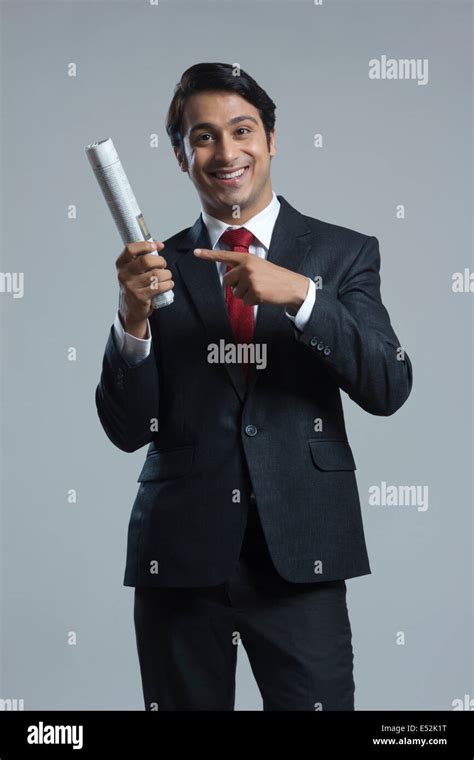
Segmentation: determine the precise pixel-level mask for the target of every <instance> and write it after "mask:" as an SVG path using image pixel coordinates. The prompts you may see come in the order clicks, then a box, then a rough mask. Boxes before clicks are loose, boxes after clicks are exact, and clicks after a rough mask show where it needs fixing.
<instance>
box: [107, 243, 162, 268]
mask: <svg viewBox="0 0 474 760" xmlns="http://www.w3.org/2000/svg"><path fill="white" fill-rule="evenodd" d="M164 247H165V245H164V243H162V242H161V241H160V240H137V241H136V242H134V243H128V244H127V245H126V246H125V248H124V249H123V251H122V253H121V254H120V256H119V257H118V259H117V261H116V264H117V266H122V265H125V264H128V263H129V262H130V261H134V260H135V259H136V258H137V257H138V256H143V254H145V253H151V252H152V251H157V250H158V251H161V250H163V248H164Z"/></svg>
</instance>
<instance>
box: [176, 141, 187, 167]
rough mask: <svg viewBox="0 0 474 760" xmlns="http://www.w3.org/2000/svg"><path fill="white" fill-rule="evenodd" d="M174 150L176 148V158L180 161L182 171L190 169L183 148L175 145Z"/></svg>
mask: <svg viewBox="0 0 474 760" xmlns="http://www.w3.org/2000/svg"><path fill="white" fill-rule="evenodd" d="M173 150H174V154H175V156H176V160H177V161H178V164H179V168H180V169H181V171H182V172H187V171H188V164H187V161H186V158H185V156H184V154H183V151H182V150H181V148H177V147H176V146H174V147H173Z"/></svg>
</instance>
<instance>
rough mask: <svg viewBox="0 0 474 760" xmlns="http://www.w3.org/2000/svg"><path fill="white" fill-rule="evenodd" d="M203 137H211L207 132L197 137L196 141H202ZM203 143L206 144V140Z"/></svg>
mask: <svg viewBox="0 0 474 760" xmlns="http://www.w3.org/2000/svg"><path fill="white" fill-rule="evenodd" d="M203 137H212V135H210V134H209V132H205V133H204V134H202V135H199V137H198V141H199V140H202V138H203ZM205 142H207V140H205Z"/></svg>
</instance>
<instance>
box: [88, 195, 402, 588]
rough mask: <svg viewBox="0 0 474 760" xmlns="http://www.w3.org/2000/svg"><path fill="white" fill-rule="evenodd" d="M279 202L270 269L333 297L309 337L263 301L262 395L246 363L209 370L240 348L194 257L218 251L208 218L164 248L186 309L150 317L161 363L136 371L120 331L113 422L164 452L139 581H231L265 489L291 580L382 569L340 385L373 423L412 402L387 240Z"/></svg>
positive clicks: (151, 486) (132, 444)
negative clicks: (221, 354)
mask: <svg viewBox="0 0 474 760" xmlns="http://www.w3.org/2000/svg"><path fill="white" fill-rule="evenodd" d="M278 199H279V201H280V204H281V208H280V212H279V214H278V217H277V220H276V223H275V227H274V230H273V235H272V239H271V243H270V248H269V252H268V260H269V261H271V262H273V263H274V264H278V265H280V266H283V267H286V268H288V269H291V270H293V271H295V272H300V273H301V274H303V275H306V276H308V277H311V278H314V277H316V276H321V277H322V288H321V289H319V290H317V296H316V303H315V305H314V308H313V310H312V313H311V317H310V319H309V322H308V324H307V326H306V327H305V329H304V330H303V331H302V332H298V331H297V330H296V329H295V328H294V325H293V323H292V322H291V321H290V320H289V319H288V317H287V316H286V315H285V313H284V312H285V309H284V308H283V307H281V306H274V305H271V304H261V305H260V306H259V309H258V315H257V320H256V324H255V337H254V341H255V342H265V343H266V344H267V367H266V369H262V370H258V369H256V367H255V366H252V367H251V369H250V373H249V381H248V385H246V383H245V380H244V376H243V373H242V368H241V365H239V364H225V363H221V364H212V363H209V362H208V361H207V356H208V345H209V344H211V343H217V344H218V343H219V340H221V339H225V341H226V343H230V342H235V341H234V338H233V335H232V332H231V327H230V322H229V319H228V315H227V310H226V306H225V301H224V294H223V288H222V287H221V284H220V281H219V275H218V272H217V267H216V264H215V262H214V261H206V260H203V259H199V258H197V257H196V256H194V254H193V252H192V251H193V248H196V247H203V248H210V247H211V245H210V241H209V237H208V234H207V229H206V227H205V225H204V223H203V221H202V217H201V215H200V216H199V218H198V219H197V221H196V222H195V223H194V225H193V226H192V227H191V228H188V229H185V230H182V231H181V232H179V233H177V234H176V235H174V236H173V237H171V238H169V239H168V240H166V241H164V242H165V245H166V247H165V249H164V251H163V255H164V256H165V258H166V261H167V264H168V268H169V269H171V271H172V272H173V280H174V282H175V287H174V295H175V300H174V303H173V304H172V305H170V306H167V307H164V308H162V309H159V310H157V311H155V312H154V313H153V315H152V316H151V317H150V326H151V333H152V339H153V340H152V346H153V348H152V352H151V354H150V355H149V356H148V357H147V358H146V359H145V360H144V361H142V362H141V363H140V364H139V365H137V366H129V364H128V363H127V362H126V361H125V360H124V359H123V358H122V356H121V355H120V353H119V351H118V349H117V346H116V343H115V340H114V333H113V330H112V329H111V331H110V335H109V338H108V341H107V345H106V349H105V356H104V360H103V367H102V374H101V378H100V382H99V385H98V387H97V390H96V405H97V410H98V414H99V417H100V421H101V423H102V426H103V428H104V430H105V432H106V433H107V435H108V437H109V438H110V440H111V441H112V442H113V443H114V444H115V445H116V446H118V448H120V449H121V450H122V451H127V452H132V451H135V450H136V449H139V448H140V447H141V446H144V445H145V444H150V445H149V447H148V451H147V456H146V460H145V463H144V466H143V468H142V470H141V472H140V474H139V476H138V482H139V483H140V485H139V487H138V493H137V495H136V498H135V502H134V504H133V508H132V512H131V516H130V522H129V528H128V547H127V560H126V568H125V577H124V585H125V586H139V585H143V586H191V587H195V586H211V585H216V584H219V583H223V582H225V581H226V580H227V579H229V577H230V576H231V574H232V572H233V570H234V567H235V566H236V563H237V561H238V558H239V551H240V547H241V543H242V539H243V535H244V529H245V524H246V517H247V509H248V502H249V494H250V491H251V490H253V491H254V493H255V496H256V501H257V507H258V510H259V513H260V519H261V522H262V526H263V530H264V534H265V537H266V541H267V544H268V547H269V550H270V554H271V557H272V559H273V562H274V564H275V567H276V569H277V570H278V572H279V573H280V575H281V576H283V577H284V578H285V579H286V580H289V581H292V582H315V581H328V580H335V579H343V578H350V577H355V576H360V575H365V574H369V573H371V569H370V566H369V560H368V556H367V550H366V544H365V539H364V532H363V525H362V518H361V509H360V503H359V497H358V491H357V483H356V477H355V472H354V471H355V469H356V465H355V463H354V458H353V455H352V451H351V448H350V446H349V443H348V440H347V435H346V429H345V424H344V416H343V410H342V403H341V396H340V388H342V389H343V390H344V391H345V392H346V393H347V394H348V395H349V396H350V398H351V399H352V400H353V401H355V402H356V404H358V405H359V406H361V407H362V408H363V409H364V410H366V411H367V412H370V413H371V414H375V415H390V414H393V413H394V412H396V411H397V409H399V408H400V406H401V405H402V404H403V403H404V402H405V400H406V399H407V397H408V395H409V393H410V390H411V386H412V370H411V363H410V360H409V358H408V356H407V355H406V354H405V357H404V359H403V358H402V359H400V356H399V355H398V354H397V349H399V346H400V344H399V340H398V338H397V336H396V335H395V333H394V331H393V329H392V327H391V324H390V319H389V316H388V313H387V311H386V309H385V307H384V306H383V304H382V301H381V297H380V277H379V267H380V254H379V246H378V241H377V239H376V238H375V237H368V236H366V235H363V234H361V233H359V232H355V231H354V230H350V229H346V228H344V227H340V226H336V225H333V224H328V223H326V222H323V221H320V220H318V219H313V218H311V217H309V216H304V215H303V214H300V213H299V212H298V211H296V209H294V208H293V207H292V206H291V205H290V204H289V203H288V202H287V201H286V200H285V199H284V198H283V197H282V196H278ZM154 419H158V432H152V431H151V428H152V426H153V422H152V421H153V420H154ZM318 419H319V420H321V421H322V431H321V432H316V430H317V429H318V428H317V427H316V429H315V421H316V420H318ZM155 430H156V425H155Z"/></svg>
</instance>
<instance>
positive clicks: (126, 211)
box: [85, 137, 174, 309]
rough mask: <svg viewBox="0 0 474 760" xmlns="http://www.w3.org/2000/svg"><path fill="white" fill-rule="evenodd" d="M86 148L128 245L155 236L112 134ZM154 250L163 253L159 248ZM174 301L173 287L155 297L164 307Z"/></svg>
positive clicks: (124, 240) (123, 238) (108, 203)
mask: <svg viewBox="0 0 474 760" xmlns="http://www.w3.org/2000/svg"><path fill="white" fill-rule="evenodd" d="M85 150H86V154H87V157H88V159H89V161H90V164H91V166H92V169H93V170H94V174H95V176H96V179H97V182H98V183H99V186H100V188H101V190H102V192H103V194H104V198H105V200H106V201H107V205H108V207H109V209H110V211H111V213H112V216H113V218H114V220H115V224H116V225H117V228H118V231H119V232H120V235H121V237H122V241H123V242H124V243H125V245H127V244H128V243H135V242H137V241H139V240H153V238H152V236H151V234H150V232H149V231H148V227H147V226H146V224H145V220H144V218H143V214H142V212H141V211H140V207H139V205H138V203H137V201H136V199H135V196H134V194H133V190H132V188H131V186H130V182H129V181H128V179H127V175H126V174H125V171H124V169H123V166H122V163H121V161H120V158H119V156H118V153H117V151H116V150H115V146H114V144H113V142H112V140H111V139H110V137H108V138H106V139H105V140H99V142H96V143H91V144H90V145H88V146H87V147H86V149H85ZM150 253H154V254H156V255H157V256H159V253H158V251H150ZM173 301H174V294H173V291H172V290H166V291H165V292H164V293H160V294H159V295H156V296H154V297H153V299H152V305H153V308H154V309H160V308H161V307H162V306H168V305H169V304H171V303H173Z"/></svg>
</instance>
